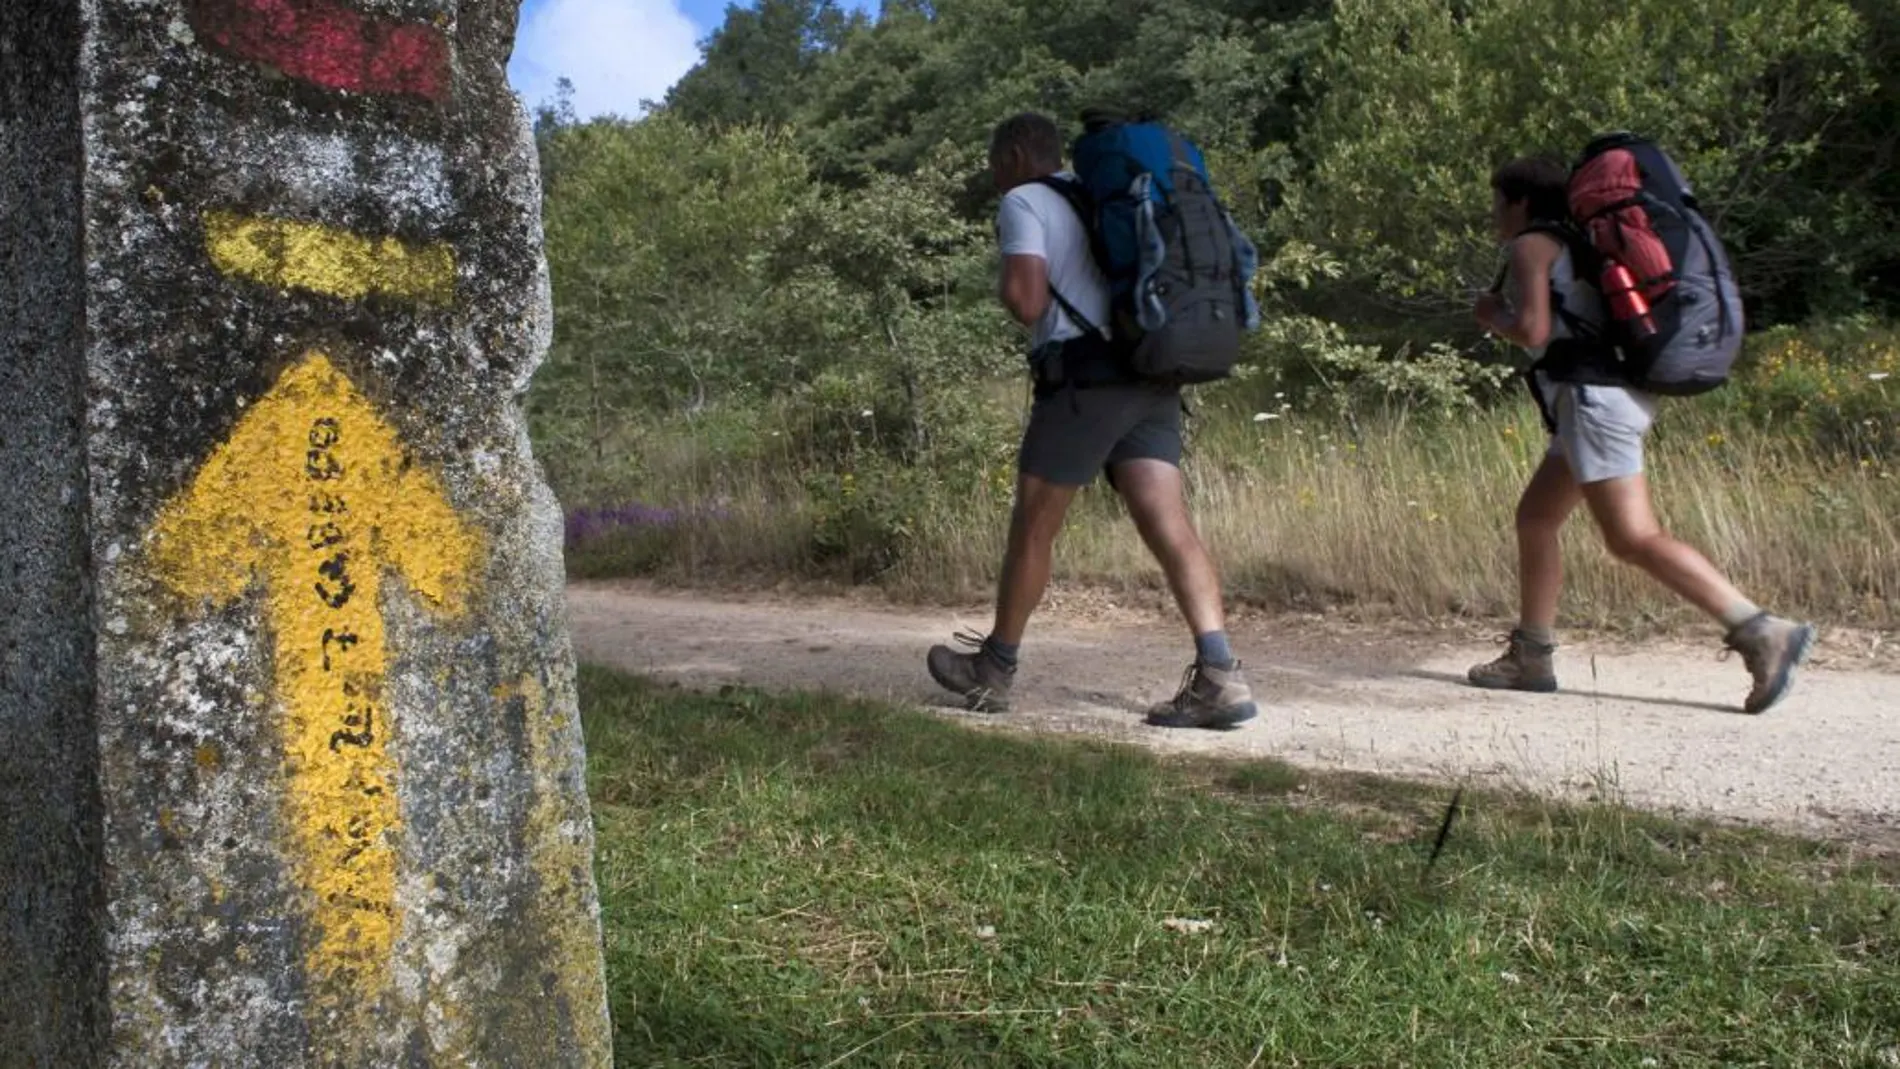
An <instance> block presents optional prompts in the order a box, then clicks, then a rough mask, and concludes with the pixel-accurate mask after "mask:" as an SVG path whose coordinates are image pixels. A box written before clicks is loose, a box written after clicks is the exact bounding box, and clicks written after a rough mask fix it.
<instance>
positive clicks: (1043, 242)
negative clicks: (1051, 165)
mask: <svg viewBox="0 0 1900 1069" xmlns="http://www.w3.org/2000/svg"><path fill="white" fill-rule="evenodd" d="M996 238H997V244H999V245H1000V246H1001V247H1002V251H1003V278H1002V281H1001V284H1000V285H999V286H998V296H999V297H1001V298H1002V301H1003V307H1005V308H1007V309H1009V314H1010V315H1012V316H1015V317H1016V321H1017V322H1019V323H1021V324H1022V325H1023V326H1026V327H1033V326H1035V325H1036V323H1037V322H1038V321H1040V320H1041V319H1042V315H1043V313H1044V312H1046V311H1048V310H1049V233H1048V228H1047V227H1046V226H1045V225H1044V223H1043V220H1042V217H1041V216H1039V215H1037V214H1036V210H1035V208H1034V207H1033V206H1032V205H1031V204H1030V203H1029V200H1028V198H1027V197H1020V196H1005V197H1004V198H1003V204H1002V207H1000V208H999V209H998V210H997V214H996Z"/></svg>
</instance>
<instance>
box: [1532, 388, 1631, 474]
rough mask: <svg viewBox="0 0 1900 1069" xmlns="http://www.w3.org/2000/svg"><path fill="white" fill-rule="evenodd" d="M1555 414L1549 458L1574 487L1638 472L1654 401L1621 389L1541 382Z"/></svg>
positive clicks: (1629, 390) (1626, 389) (1627, 389)
mask: <svg viewBox="0 0 1900 1069" xmlns="http://www.w3.org/2000/svg"><path fill="white" fill-rule="evenodd" d="M1544 396H1545V398H1546V399H1547V400H1548V401H1549V403H1550V406H1551V411H1553V412H1554V413H1556V416H1557V433H1556V434H1554V435H1552V436H1551V440H1550V455H1552V456H1560V457H1563V458H1564V461H1565V462H1566V463H1568V464H1569V465H1570V473H1571V474H1572V475H1575V476H1576V477H1577V481H1578V482H1579V483H1600V482H1604V481H1606V480H1609V479H1626V478H1629V477H1630V476H1632V475H1641V474H1642V473H1643V436H1644V435H1645V434H1648V433H1649V427H1650V424H1652V423H1654V422H1655V421H1656V397H1655V395H1653V394H1648V393H1644V392H1643V391H1641V390H1632V389H1629V388H1627V387H1624V386H1584V385H1579V384H1575V383H1567V382H1560V383H1546V384H1544Z"/></svg>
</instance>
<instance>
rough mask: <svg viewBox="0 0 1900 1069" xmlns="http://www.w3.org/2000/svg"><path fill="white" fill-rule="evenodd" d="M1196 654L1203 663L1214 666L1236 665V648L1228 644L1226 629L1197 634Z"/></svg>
mask: <svg viewBox="0 0 1900 1069" xmlns="http://www.w3.org/2000/svg"><path fill="white" fill-rule="evenodd" d="M1194 656H1195V659H1196V660H1198V661H1200V662H1201V663H1202V664H1204V665H1208V666H1210V667H1213V668H1232V667H1233V665H1234V648H1233V647H1232V646H1231V645H1229V644H1228V642H1227V632H1225V631H1209V632H1208V633H1207V634H1205V635H1195V636H1194Z"/></svg>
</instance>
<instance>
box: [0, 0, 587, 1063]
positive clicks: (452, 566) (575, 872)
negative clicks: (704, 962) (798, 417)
mask: <svg viewBox="0 0 1900 1069" xmlns="http://www.w3.org/2000/svg"><path fill="white" fill-rule="evenodd" d="M16 3H17V0H16ZM26 4H27V7H28V8H30V9H32V13H31V14H28V15H25V16H21V15H19V14H17V13H16V11H17V9H16V8H14V7H13V6H11V5H10V6H9V12H10V13H9V15H8V16H7V17H6V21H5V22H4V23H0V25H4V26H5V27H6V30H7V32H6V34H5V39H6V41H7V42H8V47H9V48H11V49H14V52H12V53H10V54H9V55H8V62H9V68H10V71H9V74H8V82H7V84H8V85H9V87H10V88H9V96H8V98H7V99H8V109H9V110H8V118H7V123H6V126H5V128H4V129H5V131H6V132H5V135H4V136H5V137H6V138H7V139H8V145H9V146H10V145H11V144H12V143H14V142H15V141H16V140H17V141H18V142H19V143H22V144H30V145H40V144H43V145H44V146H45V147H44V149H43V150H40V151H35V152H29V153H27V155H31V156H33V157H34V158H33V159H31V160H25V161H22V162H13V160H14V159H15V157H16V156H18V155H20V154H17V153H12V152H9V153H8V161H7V162H4V163H0V168H5V170H3V171H0V174H3V175H4V176H5V180H6V182H7V186H6V191H7V193H8V204H9V207H8V211H9V217H8V219H9V222H8V230H7V231H6V232H5V234H4V237H5V239H6V241H7V243H8V244H9V245H18V244H20V242H19V241H17V239H16V236H17V235H19V234H22V233H25V232H27V230H26V229H25V228H27V227H33V228H38V229H37V230H36V231H34V232H35V233H41V234H45V235H47V240H44V241H39V242H36V243H35V244H36V245H37V246H40V247H39V248H36V249H35V250H34V252H33V253H32V255H34V256H36V257H38V258H39V260H40V261H41V262H21V263H18V264H15V263H14V262H11V261H9V262H7V264H6V266H5V269H4V270H0V283H4V284H5V286H6V292H7V298H6V300H7V301H8V302H10V304H13V305H18V304H21V303H30V304H32V305H33V306H34V307H35V308H36V309H42V310H41V311H36V313H35V315H36V317H37V319H38V321H39V323H40V329H38V330H34V331H19V330H14V331H12V332H10V333H0V346H4V347H5V348H4V349H0V356H4V357H5V359H6V360H7V362H8V367H9V369H16V370H12V371H11V372H10V373H11V374H13V375H14V376H15V377H17V378H19V380H20V383H19V388H18V389H14V388H9V389H7V390H6V393H7V394H8V395H9V398H8V399H7V400H5V401H0V404H7V405H11V406H14V407H16V408H19V409H20V412H19V413H18V418H9V419H8V420H7V421H6V422H7V427H6V430H5V433H7V434H8V438H7V439H6V443H7V449H6V452H5V460H4V463H5V465H6V466H5V468H4V470H5V472H6V473H7V474H8V475H9V476H11V479H10V481H11V482H13V483H14V484H15V485H16V486H27V487H29V488H28V489H26V490H25V492H26V493H28V494H29V495H30V496H32V499H33V500H34V501H35V502H36V503H38V504H39V506H40V507H39V508H37V509H36V510H35V511H36V512H37V513H39V514H40V515H38V517H37V518H36V525H28V526H24V527H20V528H16V529H14V530H12V531H9V532H7V534H6V535H5V536H4V537H5V538H6V539H7V541H5V542H0V546H4V547H5V548H6V549H7V551H8V560H10V561H11V560H27V561H31V562H33V563H31V564H29V566H28V572H29V573H30V574H28V575H27V578H26V579H20V578H18V576H20V575H22V574H26V573H20V572H16V573H15V576H16V578H15V579H14V580H12V581H11V582H10V585H9V586H8V587H7V590H8V591H9V593H12V592H14V591H15V590H16V588H17V589H19V590H20V591H21V594H20V595H19V596H21V597H23V598H24V601H23V604H26V605H29V606H38V608H37V609H35V610H34V611H36V612H38V613H40V618H36V619H35V620H34V621H32V622H23V623H21V624H18V625H15V624H13V623H11V622H10V623H9V624H8V627H9V630H8V632H7V637H8V638H9V640H12V639H13V638H14V631H15V630H18V631H19V632H20V633H21V636H22V638H21V642H22V644H23V648H24V647H25V645H26V644H29V643H30V644H33V650H32V651H30V652H33V653H34V656H33V657H31V658H28V657H26V655H25V654H22V655H21V656H20V658H19V659H18V660H19V663H21V664H25V663H26V662H27V661H28V660H29V659H30V660H31V663H32V664H33V665H34V666H37V667H36V668H35V669H33V670H32V671H29V670H27V669H24V668H23V669H20V670H19V671H20V672H22V673H24V674H20V675H18V676H17V677H16V669H15V667H14V666H15V664H16V659H15V658H14V655H13V654H11V653H9V654H8V659H7V660H6V661H5V662H4V663H5V664H6V666H7V676H6V683H5V685H4V686H3V687H0V702H4V704H0V723H4V724H6V725H8V726H9V727H10V728H12V727H13V726H14V725H19V726H20V729H22V730H25V731H37V732H38V739H39V741H38V742H36V743H35V745H36V746H37V747H38V750H34V749H32V748H28V749H27V750H25V751H17V750H16V751H14V752H8V753H5V754H4V756H0V777H4V778H0V790H4V792H5V793H4V794H0V808H5V809H6V810H7V811H8V812H9V813H11V812H12V810H13V806H14V804H15V801H16V799H23V800H25V801H26V802H27V803H28V804H27V807H26V808H25V809H23V810H22V811H21V812H20V814H19V815H17V816H8V817H0V820H10V821H18V822H20V823H21V826H22V828H23V829H24V835H23V836H15V837H13V838H14V839H18V840H20V841H21V842H22V843H24V845H23V846H15V845H13V844H12V843H11V842H8V843H0V876H6V877H9V878H11V877H12V876H13V874H14V873H16V872H18V873H22V874H26V875H29V876H38V877H40V878H41V879H40V882H39V883H38V884H36V885H35V886H36V889H35V890H34V891H32V892H29V894H31V895H37V896H39V897H38V898H35V899H33V900H32V901H30V902H28V903H27V905H26V906H25V907H21V906H18V905H16V902H15V899H16V897H18V896H17V895H16V894H15V892H13V890H12V888H11V886H10V885H9V889H8V896H7V899H6V908H7V910H8V912H7V914H6V916H5V917H4V918H3V919H0V920H3V921H4V923H5V925H6V930H7V932H8V936H7V938H8V940H9V942H8V945H7V947H6V949H8V950H10V949H11V948H12V945H14V944H13V941H14V940H21V941H22V943H21V944H20V945H22V946H24V947H25V949H26V951H27V952H28V953H35V954H37V955H38V959H37V960H40V961H44V962H47V963H49V964H47V965H46V966H44V967H40V966H34V967H32V969H30V970H22V969H19V968H17V967H10V966H9V965H7V964H0V979H4V980H5V982H6V983H7V984H8V986H9V990H10V991H11V990H12V989H13V988H19V989H20V990H21V991H22V993H23V994H24V995H26V996H29V997H30V996H32V995H34V994H36V993H37V994H40V995H42V996H45V995H47V987H46V986H44V985H46V984H51V983H59V984H61V985H64V986H62V987H61V988H60V990H61V991H63V992H72V991H79V992H84V991H86V990H92V991H93V992H94V997H93V998H92V999H91V1001H90V1002H88V1001H87V1000H86V999H83V998H81V999H77V1000H74V999H73V998H71V996H70V995H66V996H64V997H65V998H66V1002H67V1004H66V1005H65V1006H64V1007H63V1008H61V1009H60V1010H58V1011H44V1010H42V1011H30V1012H29V1015H28V1016H24V1017H20V1016H18V1014H17V1013H16V1012H14V1011H16V1010H17V1007H13V1006H9V1007H7V1008H6V1009H0V1051H5V1050H12V1049H15V1048H16V1046H17V1045H18V1044H19V1043H21V1042H22V1041H23V1040H24V1041H25V1042H26V1043H27V1046H26V1049H28V1050H32V1049H33V1048H32V1047H31V1042H32V1041H33V1040H32V1038H31V1037H30V1036H28V1034H27V1033H28V1032H30V1031H33V1030H45V1029H47V1028H48V1027H49V1025H50V1026H52V1027H56V1028H63V1029H65V1030H66V1034H67V1035H69V1036H70V1037H72V1038H71V1040H70V1041H69V1042H65V1043H62V1044H61V1046H60V1047H59V1048H58V1049H59V1050H61V1051H65V1052H75V1051H77V1052H81V1053H80V1054H79V1055H78V1056H77V1059H76V1060H73V1059H66V1058H65V1055H62V1059H61V1060H55V1061H52V1062H45V1063H44V1064H60V1065H66V1064H76V1065H91V1064H104V1065H113V1066H126V1067H133V1066H137V1067H140V1069H145V1067H164V1066H187V1065H189V1066H214V1065H215V1066H251V1065H256V1066H273V1067H275V1066H348V1067H352V1069H354V1067H360V1066H383V1065H390V1066H444V1067H447V1066H456V1067H462V1066H532V1067H542V1066H550V1067H552V1066H581V1065H589V1066H591V1065H604V1064H607V1063H608V1061H609V1053H608V1050H609V1040H608V1025H607V1020H606V1010H605V994H604V985H603V981H602V972H601V955H600V942H599V921H598V916H597V905H596V899H595V892H594V887H593V882H592V874H591V854H592V832H591V823H590V819H589V813H588V808H587V802H586V796H585V792H584V784H583V781H582V760H581V743H580V728H579V721H578V717H577V714H576V709H575V694H574V688H573V665H572V659H571V653H570V650H569V646H568V642H567V638H566V633H565V613H564V607H563V604H562V601H561V572H560V561H559V537H560V520H559V511H558V507H557V505H556V503H555V502H554V501H553V500H552V498H551V496H550V495H549V494H548V492H547V490H546V488H545V486H544V484H543V483H542V481H541V478H540V475H539V472H538V470H537V469H536V468H535V466H534V463H533V460H532V458H531V456H530V453H529V448H528V442H527V436H526V431H525V426H524V423H523V420H522V416H521V412H520V406H519V402H520V394H521V392H522V391H523V390H524V389H525V388H526V385H527V381H528V377H529V376H530V375H531V374H532V372H533V370H534V368H535V366H536V364H537V362H538V361H539V360H540V359H541V357H542V355H543V353H544V352H545V348H546V344H547V336H548V328H549V324H548V305H547V294H546V274H545V267H544V264H543V261H542V259H541V256H540V233H539V215H538V212H539V190H538V188H537V178H536V168H535V161H534V158H533V148H532V143H531V141H530V140H529V138H528V133H527V128H526V125H525V122H524V117H523V115H522V114H521V110H520V107H519V105H518V104H517V103H516V101H515V100H514V98H513V97H512V95H511V94H509V92H508V90H507V87H506V83H505V80H504V75H503V68H504V66H505V64H506V61H507V57H508V51H509V48H510V46H511V40H512V34H513V28H514V18H515V14H516V12H515V6H514V4H513V3H511V2H508V0H460V2H455V0H350V2H348V3H344V2H342V0H72V2H58V0H26ZM61 31H65V32H64V34H63V36H62V32H61ZM82 39H83V49H82V48H81V45H80V42H81V40H82ZM26 48H31V49H33V50H34V52H33V56H35V57H37V58H34V59H33V63H34V64H36V65H37V67H38V68H41V69H46V70H49V71H52V72H54V73H55V74H56V73H57V71H58V70H59V65H60V64H61V63H64V64H65V65H66V66H65V69H66V70H67V71H68V72H71V71H72V70H74V69H75V68H76V70H77V72H78V76H79V77H78V82H77V86H76V88H75V85H74V83H73V81H72V79H71V78H70V77H68V78H67V80H66V81H65V82H63V83H62V82H61V81H60V80H59V78H57V77H45V76H40V75H35V74H32V73H30V72H28V73H22V74H21V75H19V76H18V77H16V76H15V74H14V73H12V70H13V68H15V67H19V68H20V70H21V71H23V72H25V71H27V68H26V67H25V66H24V61H23V60H21V59H18V58H16V57H18V56H20V55H21V54H22V53H21V50H22V49H26ZM16 84H18V85H20V86H24V87H25V88H24V89H22V90H21V91H20V93H18V94H16V93H15V92H14V90H13V89H12V88H11V87H12V86H14V85H16ZM22 94H23V95H22ZM16 99H17V100H18V101H19V107H18V108H17V110H16V107H15V101H16ZM36 102H42V103H43V104H44V106H39V105H38V104H37V103H36ZM82 130H83V141H81V140H80V137H81V135H80V131H82ZM62 150H63V152H64V155H63V156H62V155H61V153H62ZM62 160H63V161H64V162H63V163H62V162H61V161H62ZM75 181H76V182H77V185H76V186H75ZM16 190H17V191H19V192H18V195H17V196H18V198H23V199H18V201H17V203H18V205H19V206H18V207H16V206H15V205H16V194H15V191H16ZM81 194H83V202H82V201H81V199H80V198H81ZM35 198H37V200H36V199H35ZM82 203H83V209H82ZM62 211H63V212H64V215H63V216H62V214H61V213H62ZM75 212H82V214H80V215H79V216H78V217H77V218H75V215H74V213H75ZM29 215H30V216H31V218H30V220H29V219H27V218H26V217H27V216H29ZM16 218H17V219H19V220H20V221H18V222H16V221H15V219H16ZM62 241H63V242H64V244H63V245H62V244H61V242H62ZM81 241H83V256H80V257H77V258H76V257H75V255H74V254H75V253H76V251H77V249H78V248H79V245H78V243H79V242H81ZM82 268H83V275H81V274H80V271H81V270H82ZM62 280H63V282H62ZM61 302H65V303H64V304H63V305H62V304H61ZM61 307H64V308H65V309H66V310H67V318H68V321H69V324H70V330H68V332H67V333H66V334H65V335H62V334H61V332H60V330H59V329H58V309H60V308H61ZM45 309H51V310H52V311H46V310H45ZM82 317H83V319H82ZM49 320H50V321H51V323H52V325H51V326H48V325H47V323H48V322H49ZM82 322H83V326H82V325H81V323H82ZM62 337H63V338H64V341H61V339H62ZM8 385H9V386H12V385H13V383H11V382H10V383H9V384H8ZM15 395H17V396H15ZM7 414H8V415H9V416H14V415H15V413H14V412H13V411H12V409H8V410H7ZM62 435H63V437H62ZM82 463H83V465H84V469H83V471H82V470H81V469H80V468H79V467H78V466H77V465H79V464H82ZM62 465H63V466H62ZM82 475H83V476H84V481H83V483H82V482H81V481H80V480H81V476H82ZM82 530H83V532H84V548H81V539H80V532H81V531H82ZM29 588H30V589H29ZM88 591H90V595H91V602H90V604H88V602H87V600H86V594H87V592H88ZM89 623H93V624H96V626H92V627H88V626H87V624H89ZM28 632H30V634H29V633H28ZM35 673H37V674H35ZM16 678H17V679H18V680H19V682H18V683H17V684H16V682H15V680H16ZM26 772H35V776H34V779H33V780H31V781H28V780H25V779H23V778H22V776H23V774H24V773H26ZM101 854H102V855H103V857H101V856H100V855H101ZM42 900H43V902H42ZM102 905H103V910H104V915H103V918H102V917H101V915H100V909H101V906H102ZM23 909H32V910H50V911H52V912H53V913H55V914H56V915H57V916H58V917H59V918H60V921H59V924H60V926H59V927H58V928H56V929H55V928H49V927H43V926H41V925H39V924H38V923H37V922H36V921H35V920H33V919H32V918H31V917H26V916H25V914H24V913H23V912H22V911H23ZM23 918H24V919H23ZM16 974H17V975H16ZM36 984H39V985H42V986H40V987H38V988H36V987H35V985H36ZM88 984H90V985H91V986H90V988H88V986H87V985H88ZM8 1001H9V1002H14V1001H18V1000H15V999H9V1000H8ZM34 1014H37V1015H34ZM62 1015H63V1016H62ZM102 1033H103V1034H105V1035H106V1036H107V1037H108V1038H105V1039H104V1040H103V1041H102V1042H103V1045H102V1046H100V1047H98V1048H97V1049H98V1050H99V1051H100V1053H99V1054H98V1055H97V1056H96V1057H95V1056H94V1055H92V1054H90V1053H85V1052H86V1051H87V1048H86V1047H84V1046H83V1043H84V1042H85V1041H86V1040H87V1038H88V1037H95V1038H96V1037H99V1036H100V1035H101V1034H102ZM9 1056H10V1055H6V1054H0V1060H4V1059H5V1058H6V1057H9ZM29 1057H30V1056H29ZM27 1064H35V1063H34V1062H33V1061H30V1060H29V1061H28V1062H27Z"/></svg>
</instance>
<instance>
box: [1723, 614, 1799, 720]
mask: <svg viewBox="0 0 1900 1069" xmlns="http://www.w3.org/2000/svg"><path fill="white" fill-rule="evenodd" d="M1814 636H1815V632H1814V625H1813V624H1798V623H1795V622H1794V621H1793V620H1784V619H1782V618H1781V617H1779V616H1771V615H1769V614H1768V613H1762V614H1761V615H1759V616H1757V617H1755V618H1754V619H1752V620H1750V621H1748V622H1747V623H1745V624H1743V625H1742V626H1740V627H1738V628H1736V629H1735V630H1733V631H1730V632H1729V633H1728V639H1727V640H1726V641H1727V643H1728V648H1729V649H1731V650H1734V651H1735V652H1736V653H1739V654H1741V655H1742V663H1743V664H1745V665H1747V666H1748V674H1749V675H1751V676H1753V677H1755V686H1754V689H1752V690H1750V691H1749V692H1748V700H1747V701H1745V702H1743V703H1742V711H1743V712H1745V713H1765V712H1767V711H1768V710H1769V709H1770V708H1771V707H1773V706H1774V704H1775V703H1776V702H1778V701H1780V700H1781V699H1783V698H1785V697H1787V696H1788V690H1789V688H1791V687H1792V686H1794V673H1795V669H1797V668H1800V667H1801V665H1802V664H1803V663H1804V662H1805V661H1807V659H1808V654H1809V653H1811V652H1813V650H1814Z"/></svg>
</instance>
